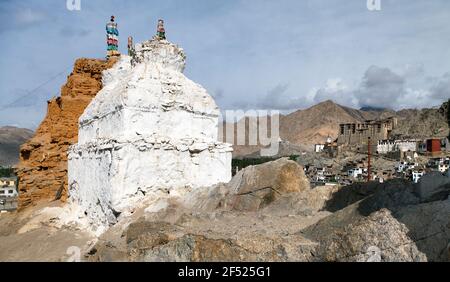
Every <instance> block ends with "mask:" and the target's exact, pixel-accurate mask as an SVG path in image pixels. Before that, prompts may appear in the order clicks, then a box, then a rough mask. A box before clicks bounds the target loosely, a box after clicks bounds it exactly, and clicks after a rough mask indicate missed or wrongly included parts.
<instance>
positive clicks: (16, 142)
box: [0, 126, 33, 166]
mask: <svg viewBox="0 0 450 282" xmlns="http://www.w3.org/2000/svg"><path fill="white" fill-rule="evenodd" d="M32 136H33V131H31V130H29V129H25V128H17V127H13V126H4V127H0V166H12V165H15V164H16V163H17V162H18V161H19V150H20V145H22V144H23V143H25V142H26V141H27V140H28V139H30V138H31V137H32Z"/></svg>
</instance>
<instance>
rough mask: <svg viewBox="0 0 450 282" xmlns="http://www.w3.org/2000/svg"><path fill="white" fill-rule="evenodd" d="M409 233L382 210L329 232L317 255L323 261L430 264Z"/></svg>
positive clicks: (387, 212) (387, 211) (323, 239)
mask: <svg viewBox="0 0 450 282" xmlns="http://www.w3.org/2000/svg"><path fill="white" fill-rule="evenodd" d="M407 234H408V228H407V227H406V226H405V225H404V224H402V223H399V222H398V221H397V220H396V219H395V218H394V217H393V216H392V215H391V213H390V211H389V210H387V209H382V210H380V211H377V212H375V213H373V214H371V215H370V216H368V217H363V218H360V219H359V220H356V221H355V222H353V223H351V224H349V225H347V226H344V227H342V228H336V229H334V230H333V231H331V232H329V233H325V234H324V236H323V237H322V238H321V239H320V242H319V243H320V245H319V248H318V249H317V253H316V254H315V256H316V258H317V259H318V260H320V261H346V262H349V261H350V262H351V261H357V262H368V261H372V262H381V261H385V262H399V261H405V262H419V261H427V257H426V256H425V255H424V254H423V253H422V252H420V251H419V250H418V249H417V246H416V245H415V243H414V242H413V241H412V240H411V239H410V238H409V237H408V235H407Z"/></svg>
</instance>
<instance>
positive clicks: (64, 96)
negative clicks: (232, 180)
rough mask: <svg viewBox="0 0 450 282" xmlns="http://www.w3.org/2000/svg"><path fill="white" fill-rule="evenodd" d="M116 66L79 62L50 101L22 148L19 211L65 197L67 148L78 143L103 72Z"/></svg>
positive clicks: (112, 62) (19, 172)
mask: <svg viewBox="0 0 450 282" xmlns="http://www.w3.org/2000/svg"><path fill="white" fill-rule="evenodd" d="M114 63H115V60H109V61H104V60H95V59H79V60H77V61H76V62H75V66H74V68H73V71H72V73H71V74H70V76H69V77H68V79H67V83H66V84H65V85H64V86H63V87H62V88H61V96H60V97H56V98H53V99H52V100H50V101H48V110H47V115H46V117H45V119H44V120H43V121H42V123H41V124H40V126H39V128H38V129H37V131H36V134H35V135H34V137H33V138H32V139H31V140H29V141H28V142H27V143H25V144H24V145H23V146H22V147H21V149H20V163H19V164H18V166H17V174H18V176H19V179H20V181H19V190H20V196H19V207H20V208H25V207H27V206H29V205H30V204H33V203H36V202H37V201H39V200H53V199H55V198H61V197H62V199H64V198H65V197H66V193H65V192H66V191H67V149H68V147H69V146H70V145H72V144H74V143H75V142H77V136H78V118H79V117H80V115H81V114H82V113H83V111H84V109H85V108H86V106H87V105H88V104H89V103H90V101H91V100H92V98H93V97H94V96H95V95H96V94H97V92H98V91H99V90H100V89H101V88H102V71H103V70H105V69H108V68H110V67H111V66H112V65H113V64H114Z"/></svg>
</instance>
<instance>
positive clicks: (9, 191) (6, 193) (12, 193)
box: [0, 186, 19, 197]
mask: <svg viewBox="0 0 450 282" xmlns="http://www.w3.org/2000/svg"><path fill="white" fill-rule="evenodd" d="M18 195H19V194H18V193H17V189H16V187H15V186H3V187H0V197H17V196H18Z"/></svg>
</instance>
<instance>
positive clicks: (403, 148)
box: [377, 140, 417, 154]
mask: <svg viewBox="0 0 450 282" xmlns="http://www.w3.org/2000/svg"><path fill="white" fill-rule="evenodd" d="M396 151H400V152H416V151H417V141H416V140H380V141H378V144H377V152H378V153H379V154H387V153H389V152H396Z"/></svg>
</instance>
